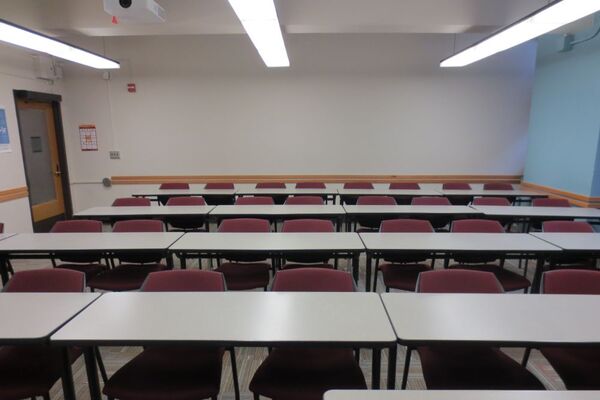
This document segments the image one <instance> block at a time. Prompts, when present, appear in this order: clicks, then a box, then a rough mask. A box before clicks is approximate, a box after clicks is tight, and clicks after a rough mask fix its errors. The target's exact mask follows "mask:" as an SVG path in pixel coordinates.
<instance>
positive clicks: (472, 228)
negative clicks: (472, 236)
mask: <svg viewBox="0 0 600 400" xmlns="http://www.w3.org/2000/svg"><path fill="white" fill-rule="evenodd" d="M452 232H453V233H482V234H485V233H504V232H505V231H504V228H503V227H502V225H500V222H498V221H493V220H488V219H464V220H457V221H454V222H453V223H452ZM450 258H453V259H454V261H456V262H457V263H458V265H452V266H450V268H452V269H470V270H477V271H485V272H492V273H494V275H495V276H496V278H497V279H498V280H499V281H500V283H501V284H502V287H503V288H504V290H505V291H507V292H510V291H513V290H527V288H528V287H529V286H531V282H529V280H528V279H527V278H525V277H524V276H522V275H519V274H517V273H515V272H512V271H509V270H507V269H505V268H504V259H502V255H500V254H450V255H449V257H448V258H447V259H446V265H448V260H449V259H450ZM498 259H501V261H500V265H496V264H487V263H490V262H493V261H495V260H498Z"/></svg>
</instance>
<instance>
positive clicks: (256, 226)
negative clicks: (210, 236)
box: [217, 218, 271, 232]
mask: <svg viewBox="0 0 600 400" xmlns="http://www.w3.org/2000/svg"><path fill="white" fill-rule="evenodd" d="M217 231H218V232H270V231H271V224H270V223H269V221H268V220H266V219H258V218H232V219H224V220H223V221H221V224H220V225H219V228H218V229H217Z"/></svg>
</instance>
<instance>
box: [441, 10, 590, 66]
mask: <svg viewBox="0 0 600 400" xmlns="http://www.w3.org/2000/svg"><path fill="white" fill-rule="evenodd" d="M597 11H600V0H557V1H553V2H552V3H550V4H548V5H547V6H545V7H543V8H541V9H539V10H538V11H536V12H534V13H532V14H530V15H528V16H526V17H525V18H523V19H521V20H520V21H517V22H515V23H514V24H512V25H509V26H507V27H506V28H504V29H502V30H500V31H499V32H496V33H494V34H493V35H492V36H489V37H487V38H485V39H483V40H482V41H480V42H478V43H475V44H474V45H472V46H471V47H468V48H467V49H465V50H463V51H461V52H460V53H458V54H455V55H453V56H451V57H449V58H447V59H445V60H443V61H442V62H441V63H440V66H441V67H464V66H465V65H469V64H472V63H474V62H477V61H479V60H482V59H484V58H487V57H489V56H491V55H494V54H496V53H500V52H502V51H505V50H508V49H510V48H511V47H515V46H518V45H520V44H522V43H525V42H527V41H529V40H531V39H535V38H536V37H538V36H541V35H543V34H545V33H548V32H552V31H554V30H556V29H558V28H560V27H561V26H563V25H567V24H570V23H571V22H574V21H577V20H578V19H581V18H584V17H587V16H588V15H591V14H593V13H595V12H597Z"/></svg>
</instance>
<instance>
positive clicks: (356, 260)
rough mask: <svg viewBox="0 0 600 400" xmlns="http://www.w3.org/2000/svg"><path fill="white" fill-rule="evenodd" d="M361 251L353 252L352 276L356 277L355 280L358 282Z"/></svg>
mask: <svg viewBox="0 0 600 400" xmlns="http://www.w3.org/2000/svg"><path fill="white" fill-rule="evenodd" d="M359 256H360V253H353V254H352V276H353V277H354V282H356V283H357V284H358V272H359V271H358V263H359Z"/></svg>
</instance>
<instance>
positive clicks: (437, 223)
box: [410, 196, 452, 230]
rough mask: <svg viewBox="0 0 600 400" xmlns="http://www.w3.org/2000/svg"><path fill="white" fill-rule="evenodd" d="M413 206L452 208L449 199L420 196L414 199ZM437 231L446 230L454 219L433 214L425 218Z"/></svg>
mask: <svg viewBox="0 0 600 400" xmlns="http://www.w3.org/2000/svg"><path fill="white" fill-rule="evenodd" d="M410 204H411V205H413V206H451V205H452V203H450V200H448V198H447V197H435V196H420V197H413V199H412V201H411V203H410ZM425 218H426V219H427V220H428V221H429V222H431V225H433V227H434V228H435V229H436V230H441V229H444V228H445V227H446V226H447V225H448V224H449V223H450V222H451V221H452V217H450V216H447V215H435V214H431V215H428V216H426V217H425Z"/></svg>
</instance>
